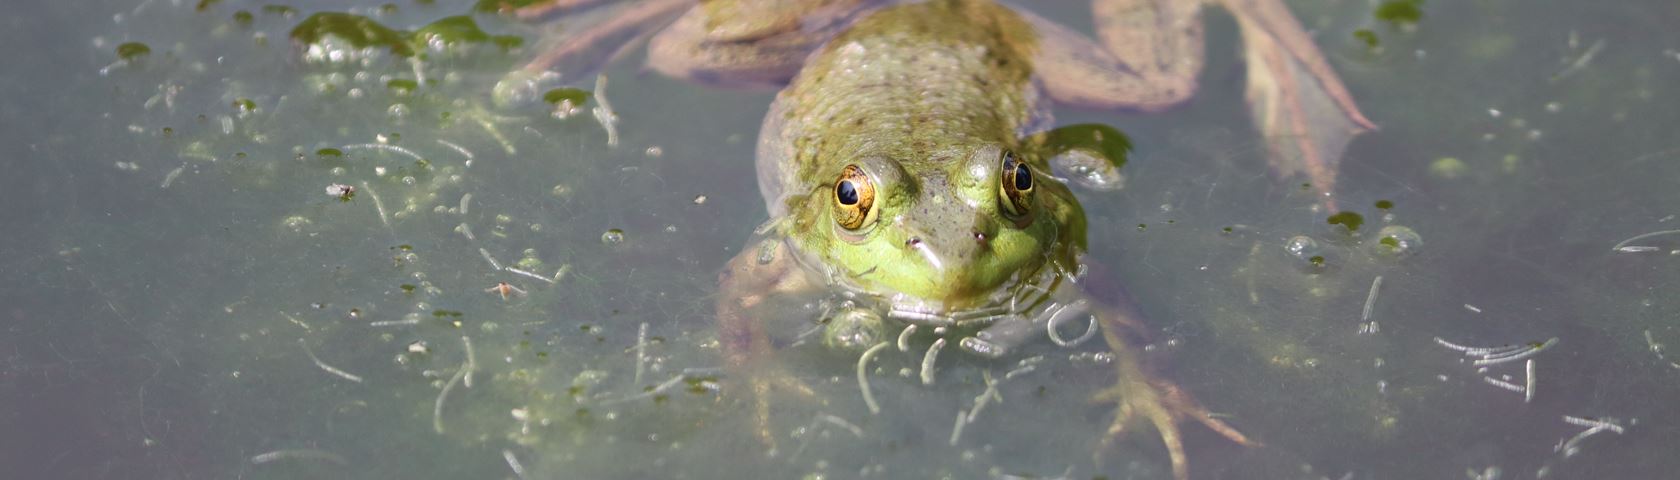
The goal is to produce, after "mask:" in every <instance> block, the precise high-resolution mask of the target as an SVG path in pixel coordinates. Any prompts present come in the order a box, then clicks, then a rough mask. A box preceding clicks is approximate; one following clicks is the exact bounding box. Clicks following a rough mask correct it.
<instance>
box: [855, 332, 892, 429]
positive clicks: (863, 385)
mask: <svg viewBox="0 0 1680 480" xmlns="http://www.w3.org/2000/svg"><path fill="white" fill-rule="evenodd" d="M890 345H892V343H889V342H881V343H877V344H875V346H873V347H869V350H864V352H863V356H860V357H858V363H857V380H858V390H860V391H862V392H863V404H864V405H865V406H868V407H869V414H870V415H876V414H880V413H881V405H880V404H877V403H875V395H874V394H871V393H870V392H869V370H868V366H869V359H871V358H875V354H876V353H878V352H880V351H881V350H882V349H885V348H887V347H888V346H890Z"/></svg>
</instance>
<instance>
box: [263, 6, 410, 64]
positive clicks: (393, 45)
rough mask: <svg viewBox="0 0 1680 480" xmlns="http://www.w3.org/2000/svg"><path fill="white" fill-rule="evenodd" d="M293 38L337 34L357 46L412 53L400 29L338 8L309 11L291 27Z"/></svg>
mask: <svg viewBox="0 0 1680 480" xmlns="http://www.w3.org/2000/svg"><path fill="white" fill-rule="evenodd" d="M291 37H292V40H293V41H296V42H299V43H303V44H316V43H321V41H322V40H325V39H326V38H327V37H337V38H340V39H343V40H344V41H346V42H350V44H351V45H354V46H356V47H357V48H370V47H383V48H386V49H389V50H390V51H391V53H393V54H396V55H400V56H404V57H409V56H413V55H414V53H415V49H414V45H413V44H412V43H410V37H409V36H408V35H407V34H404V33H403V32H401V31H398V30H393V29H391V28H390V27H386V26H384V25H381V24H380V23H379V22H376V21H373V19H370V18H367V17H364V16H361V15H351V14H348V13H342V12H321V13H316V14H314V15H310V16H309V18H305V19H303V21H302V22H299V23H298V25H297V27H294V28H292V33H291Z"/></svg>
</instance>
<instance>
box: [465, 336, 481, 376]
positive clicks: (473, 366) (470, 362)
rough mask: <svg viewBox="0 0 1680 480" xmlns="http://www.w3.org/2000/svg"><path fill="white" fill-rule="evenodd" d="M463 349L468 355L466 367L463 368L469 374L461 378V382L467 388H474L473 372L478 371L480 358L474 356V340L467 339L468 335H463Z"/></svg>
mask: <svg viewBox="0 0 1680 480" xmlns="http://www.w3.org/2000/svg"><path fill="white" fill-rule="evenodd" d="M461 349H462V350H463V351H465V352H466V354H467V364H466V366H464V367H461V368H464V369H466V370H467V374H466V375H465V376H463V377H462V378H461V382H462V384H464V385H466V386H467V388H472V378H473V371H476V370H478V357H477V356H476V355H473V347H472V339H471V338H467V336H466V335H462V336H461Z"/></svg>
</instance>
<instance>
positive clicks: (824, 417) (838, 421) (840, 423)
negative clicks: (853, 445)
mask: <svg viewBox="0 0 1680 480" xmlns="http://www.w3.org/2000/svg"><path fill="white" fill-rule="evenodd" d="M816 419H817V420H818V421H821V422H825V423H829V424H832V425H834V426H836V427H840V428H844V429H846V431H848V432H852V435H854V436H856V437H858V438H863V429H862V428H858V426H857V425H854V424H852V422H848V421H846V419H844V418H840V417H837V416H834V415H830V414H827V413H818V414H817V418H816Z"/></svg>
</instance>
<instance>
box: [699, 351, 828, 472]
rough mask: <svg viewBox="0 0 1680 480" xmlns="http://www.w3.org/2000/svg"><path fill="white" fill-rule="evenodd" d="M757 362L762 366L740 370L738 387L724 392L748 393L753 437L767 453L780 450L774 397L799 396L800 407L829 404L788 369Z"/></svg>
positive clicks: (726, 385) (727, 386)
mask: <svg viewBox="0 0 1680 480" xmlns="http://www.w3.org/2000/svg"><path fill="white" fill-rule="evenodd" d="M766 360H768V359H766ZM758 363H760V365H753V366H749V367H746V368H741V369H737V371H739V372H741V373H740V374H739V375H740V376H743V377H745V378H744V379H743V380H742V381H740V383H739V384H737V385H729V384H727V383H726V384H725V385H724V391H725V392H730V391H744V392H747V394H748V395H749V396H750V397H751V402H752V404H751V407H752V428H753V435H754V436H755V437H757V438H758V441H759V443H760V444H761V445H763V446H764V448H765V449H766V450H767V451H769V452H775V451H778V447H779V445H778V443H777V442H776V434H775V430H774V429H773V428H772V427H773V425H772V422H771V421H770V411H771V409H770V406H771V404H772V403H773V402H774V400H775V397H776V396H779V395H785V394H789V393H791V394H793V395H795V396H797V397H798V399H797V400H799V401H800V402H799V403H800V404H810V403H812V402H816V403H818V404H826V403H827V400H825V399H822V398H821V397H818V396H817V393H816V391H815V390H813V389H811V386H810V385H807V384H805V381H804V380H800V379H799V378H798V377H795V376H793V375H792V374H790V373H788V372H787V370H785V369H783V368H781V367H779V366H773V365H768V364H767V363H768V362H758ZM731 387H734V388H731Z"/></svg>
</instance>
